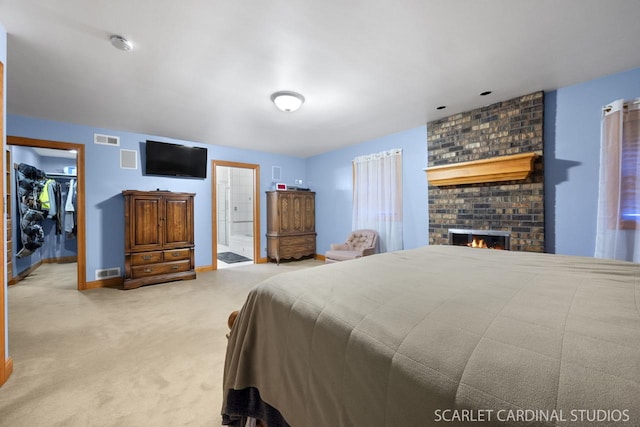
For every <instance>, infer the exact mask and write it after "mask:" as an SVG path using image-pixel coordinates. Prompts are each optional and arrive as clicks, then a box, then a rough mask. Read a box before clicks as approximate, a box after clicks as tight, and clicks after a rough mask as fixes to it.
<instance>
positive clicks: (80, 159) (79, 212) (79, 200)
mask: <svg viewBox="0 0 640 427" xmlns="http://www.w3.org/2000/svg"><path fill="white" fill-rule="evenodd" d="M7 145H17V146H21V147H36V148H53V149H57V150H76V180H77V187H76V238H77V239H78V266H77V270H78V271H77V281H78V286H77V288H78V290H79V291H84V290H86V289H88V288H87V277H86V275H87V272H86V269H87V267H86V265H87V254H86V241H85V206H84V201H85V195H84V192H85V183H84V149H85V146H84V144H75V143H72V142H60V141H49V140H45V139H33V138H24V137H21V136H7ZM3 266H4V264H3Z"/></svg>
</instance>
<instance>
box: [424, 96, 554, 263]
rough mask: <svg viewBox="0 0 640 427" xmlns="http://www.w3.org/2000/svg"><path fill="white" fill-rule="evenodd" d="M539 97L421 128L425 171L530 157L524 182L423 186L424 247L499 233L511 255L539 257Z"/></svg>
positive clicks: (541, 187) (541, 189) (541, 179)
mask: <svg viewBox="0 0 640 427" xmlns="http://www.w3.org/2000/svg"><path fill="white" fill-rule="evenodd" d="M543 122H544V92H536V93H532V94H529V95H525V96H521V97H519V98H514V99H511V100H508V101H502V102H498V103H495V104H492V105H488V106H485V107H482V108H478V109H475V110H472V111H468V112H465V113H460V114H456V115H453V116H450V117H446V118H443V119H440V120H436V121H433V122H429V123H427V146H428V162H427V164H428V167H434V166H442V165H451V164H455V163H460V162H469V161H475V160H481V159H489V158H493V157H500V156H508V155H513V154H521V153H536V154H537V155H538V157H537V158H536V159H535V161H534V166H533V172H532V173H531V174H530V175H529V177H528V178H526V179H524V180H515V181H502V182H490V183H477V184H476V183H471V184H463V185H448V186H435V185H432V184H429V243H430V244H447V243H448V239H449V236H448V230H449V229H450V228H458V229H478V230H502V231H508V232H510V233H511V250H516V251H531V252H544V170H543V165H544V163H543Z"/></svg>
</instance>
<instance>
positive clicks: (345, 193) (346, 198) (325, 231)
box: [306, 126, 429, 254]
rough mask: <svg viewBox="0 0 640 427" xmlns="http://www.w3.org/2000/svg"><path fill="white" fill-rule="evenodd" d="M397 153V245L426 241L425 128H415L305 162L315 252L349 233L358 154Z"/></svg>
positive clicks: (340, 240) (407, 245)
mask: <svg viewBox="0 0 640 427" xmlns="http://www.w3.org/2000/svg"><path fill="white" fill-rule="evenodd" d="M393 148H401V149H402V169H403V171H402V188H403V206H402V209H403V221H404V232H403V241H404V247H405V249H410V248H416V247H419V246H424V245H426V244H427V242H428V241H429V212H428V202H427V200H428V194H427V176H426V173H425V172H424V171H423V169H424V168H425V167H426V166H427V127H426V126H420V127H417V128H414V129H409V130H406V131H403V132H398V133H395V134H392V135H388V136H385V137H382V138H378V139H374V140H371V141H367V142H363V143H360V144H357V145H353V146H350V147H346V148H343V149H340V150H335V151H331V152H329V153H324V154H321V155H318V156H314V157H310V158H308V159H307V164H306V167H307V181H308V185H309V186H310V187H311V188H312V189H313V190H314V191H315V192H316V231H317V233H318V240H317V245H316V251H317V253H319V254H323V253H324V252H325V251H327V250H328V249H329V247H330V245H331V243H340V242H343V241H344V239H345V238H346V237H347V234H349V232H350V231H351V206H352V204H351V202H352V191H353V183H352V180H353V177H352V170H351V161H352V160H353V159H354V158H355V157H357V156H361V155H365V154H372V153H377V152H380V151H385V150H390V149H393Z"/></svg>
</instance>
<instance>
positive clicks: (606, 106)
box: [602, 99, 640, 113]
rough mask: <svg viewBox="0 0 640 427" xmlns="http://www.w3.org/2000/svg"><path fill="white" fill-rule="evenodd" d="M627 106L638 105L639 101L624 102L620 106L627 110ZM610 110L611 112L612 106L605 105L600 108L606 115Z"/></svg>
mask: <svg viewBox="0 0 640 427" xmlns="http://www.w3.org/2000/svg"><path fill="white" fill-rule="evenodd" d="M629 104H631V105H638V104H640V99H635V100H633V101H625V102H624V103H623V104H622V108H629ZM611 110H613V105H605V106H604V107H602V111H604V112H605V113H608V112H609V111H611Z"/></svg>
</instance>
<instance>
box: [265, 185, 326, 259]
mask: <svg viewBox="0 0 640 427" xmlns="http://www.w3.org/2000/svg"><path fill="white" fill-rule="evenodd" d="M315 196H316V193H314V192H311V191H267V258H268V259H269V260H275V261H276V262H277V263H280V260H281V259H290V258H294V259H300V258H302V257H305V256H312V255H315V253H316V214H315Z"/></svg>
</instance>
